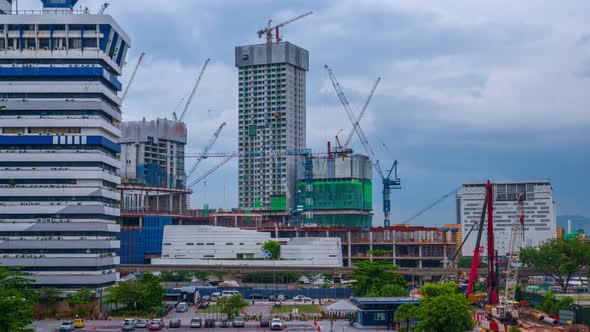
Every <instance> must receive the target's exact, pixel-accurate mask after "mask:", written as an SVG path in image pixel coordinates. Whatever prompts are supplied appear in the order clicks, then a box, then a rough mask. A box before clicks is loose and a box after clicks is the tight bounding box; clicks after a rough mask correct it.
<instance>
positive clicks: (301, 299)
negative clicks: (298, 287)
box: [293, 295, 311, 302]
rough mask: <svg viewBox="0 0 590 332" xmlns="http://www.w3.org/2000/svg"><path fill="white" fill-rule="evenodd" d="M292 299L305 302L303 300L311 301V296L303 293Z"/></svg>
mask: <svg viewBox="0 0 590 332" xmlns="http://www.w3.org/2000/svg"><path fill="white" fill-rule="evenodd" d="M293 300H294V301H302V302H305V301H311V298H310V297H307V296H305V295H297V296H295V297H293Z"/></svg>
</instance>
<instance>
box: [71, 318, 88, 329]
mask: <svg viewBox="0 0 590 332" xmlns="http://www.w3.org/2000/svg"><path fill="white" fill-rule="evenodd" d="M74 327H75V328H78V329H83V328H85V327H86V323H85V322H84V320H83V319H82V318H76V319H74Z"/></svg>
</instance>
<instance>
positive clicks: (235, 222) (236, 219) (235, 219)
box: [234, 216, 238, 227]
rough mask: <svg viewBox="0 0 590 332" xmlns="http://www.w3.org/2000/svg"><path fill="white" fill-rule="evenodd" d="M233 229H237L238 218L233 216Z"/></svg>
mask: <svg viewBox="0 0 590 332" xmlns="http://www.w3.org/2000/svg"><path fill="white" fill-rule="evenodd" d="M234 227H238V216H234Z"/></svg>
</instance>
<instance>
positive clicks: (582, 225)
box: [557, 215, 590, 235]
mask: <svg viewBox="0 0 590 332" xmlns="http://www.w3.org/2000/svg"><path fill="white" fill-rule="evenodd" d="M568 220H571V221H572V230H573V231H574V230H578V229H582V230H584V234H588V235H590V218H589V217H584V216H578V215H564V216H557V226H559V227H563V231H564V233H565V232H567V221H568Z"/></svg>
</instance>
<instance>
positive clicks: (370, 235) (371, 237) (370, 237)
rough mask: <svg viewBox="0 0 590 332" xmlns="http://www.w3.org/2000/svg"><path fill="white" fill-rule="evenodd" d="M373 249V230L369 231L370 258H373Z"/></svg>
mask: <svg viewBox="0 0 590 332" xmlns="http://www.w3.org/2000/svg"><path fill="white" fill-rule="evenodd" d="M371 250H373V231H369V259H370V260H373V255H372V254H371Z"/></svg>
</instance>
